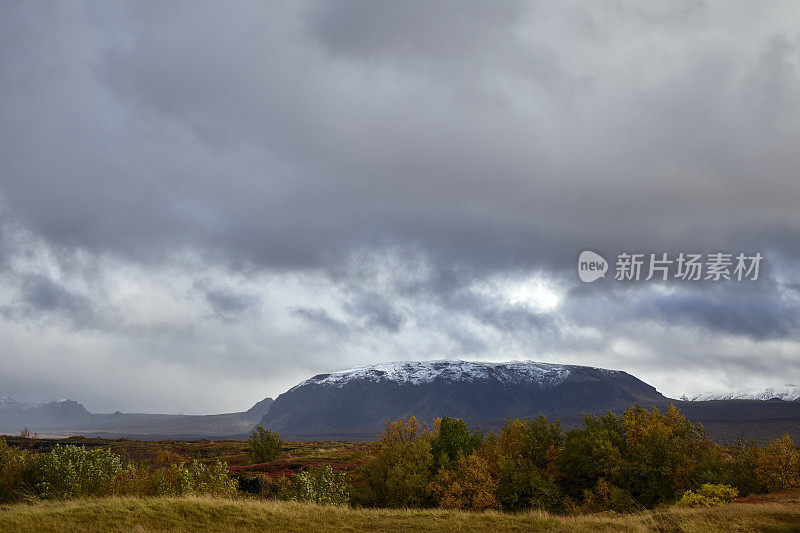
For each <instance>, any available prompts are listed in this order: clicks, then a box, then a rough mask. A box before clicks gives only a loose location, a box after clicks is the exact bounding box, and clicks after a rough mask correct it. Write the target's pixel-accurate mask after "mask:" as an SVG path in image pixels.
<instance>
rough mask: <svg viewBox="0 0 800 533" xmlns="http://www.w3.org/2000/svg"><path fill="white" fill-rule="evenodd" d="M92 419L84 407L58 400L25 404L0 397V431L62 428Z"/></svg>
mask: <svg viewBox="0 0 800 533" xmlns="http://www.w3.org/2000/svg"><path fill="white" fill-rule="evenodd" d="M89 417H91V414H90V413H89V411H87V410H86V409H85V408H84V407H83V405H81V404H79V403H78V402H75V401H72V400H65V399H57V400H53V401H52V402H48V403H25V402H19V401H17V400H14V399H13V398H9V397H8V396H2V397H0V430H2V431H19V430H20V429H22V428H23V427H29V428H34V427H42V426H46V427H61V426H64V425H69V424H78V423H81V422H84V421H86V420H88V419H89Z"/></svg>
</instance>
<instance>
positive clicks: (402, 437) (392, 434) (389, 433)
mask: <svg viewBox="0 0 800 533" xmlns="http://www.w3.org/2000/svg"><path fill="white" fill-rule="evenodd" d="M430 433H431V431H430V429H429V428H428V426H427V425H426V424H425V423H423V422H421V421H420V420H419V419H417V417H416V416H414V415H411V416H410V417H409V418H408V419H406V417H402V418H399V419H397V420H395V421H394V422H393V421H391V420H385V421H384V422H383V433H381V434H380V435H378V441H379V442H380V444H382V445H386V446H391V445H394V444H405V443H409V442H415V441H417V440H419V439H420V438H422V437H424V436H427V435H429V434H430Z"/></svg>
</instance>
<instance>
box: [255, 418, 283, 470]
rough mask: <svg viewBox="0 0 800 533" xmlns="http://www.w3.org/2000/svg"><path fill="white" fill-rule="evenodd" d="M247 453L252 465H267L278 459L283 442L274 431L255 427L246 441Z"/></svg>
mask: <svg viewBox="0 0 800 533" xmlns="http://www.w3.org/2000/svg"><path fill="white" fill-rule="evenodd" d="M247 445H248V453H249V454H250V458H251V459H252V460H253V462H254V463H269V462H270V461H274V460H275V459H277V458H278V456H279V455H280V454H281V451H282V450H283V441H282V440H281V438H280V436H278V434H277V433H275V432H274V431H270V430H268V429H265V428H264V426H260V425H259V426H256V428H255V429H254V430H253V433H252V434H251V435H250V438H248V439H247Z"/></svg>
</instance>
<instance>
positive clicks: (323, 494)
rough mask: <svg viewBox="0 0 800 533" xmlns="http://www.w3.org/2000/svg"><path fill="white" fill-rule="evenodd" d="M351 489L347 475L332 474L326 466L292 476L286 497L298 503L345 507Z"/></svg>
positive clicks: (342, 473)
mask: <svg viewBox="0 0 800 533" xmlns="http://www.w3.org/2000/svg"><path fill="white" fill-rule="evenodd" d="M351 489H352V485H351V484H350V481H349V480H348V478H347V474H345V473H344V472H334V471H333V469H332V468H331V467H330V466H327V465H326V466H323V467H320V468H311V469H309V470H306V471H303V472H300V473H299V474H295V475H293V476H292V478H291V486H290V487H289V488H288V494H287V496H288V499H290V500H293V501H298V502H314V503H319V504H323V505H345V504H347V503H348V502H349V501H350V491H351Z"/></svg>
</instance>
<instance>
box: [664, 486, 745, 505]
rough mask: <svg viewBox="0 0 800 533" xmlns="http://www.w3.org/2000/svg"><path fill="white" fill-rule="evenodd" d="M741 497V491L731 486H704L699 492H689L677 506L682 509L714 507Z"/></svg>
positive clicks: (684, 494) (685, 493)
mask: <svg viewBox="0 0 800 533" xmlns="http://www.w3.org/2000/svg"><path fill="white" fill-rule="evenodd" d="M737 496H739V491H738V490H736V489H735V488H733V487H731V486H730V485H712V484H711V483H705V484H703V485H702V486H701V487H700V488H699V489H697V492H693V491H691V490H687V491H686V492H684V493H683V496H682V497H681V499H680V500H678V501H677V502H676V505H679V506H681V507H714V506H717V505H722V504H723V503H728V502H730V501H732V500H734V499H735V498H736V497H737Z"/></svg>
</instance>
